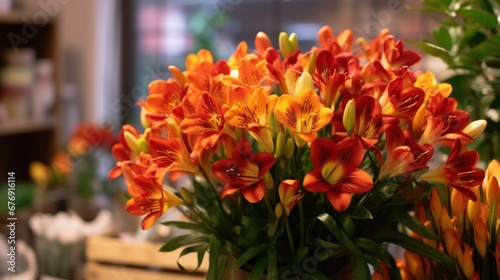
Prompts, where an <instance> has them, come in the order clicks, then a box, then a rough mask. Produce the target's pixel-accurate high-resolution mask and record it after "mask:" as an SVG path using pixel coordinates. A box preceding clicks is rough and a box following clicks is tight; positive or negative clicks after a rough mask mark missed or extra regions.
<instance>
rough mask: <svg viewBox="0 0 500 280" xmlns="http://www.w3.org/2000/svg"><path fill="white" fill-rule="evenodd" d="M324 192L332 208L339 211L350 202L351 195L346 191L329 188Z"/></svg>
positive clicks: (343, 209)
mask: <svg viewBox="0 0 500 280" xmlns="http://www.w3.org/2000/svg"><path fill="white" fill-rule="evenodd" d="M325 194H326V197H327V198H328V200H329V201H330V203H331V204H332V206H333V208H335V210H337V211H339V212H342V211H345V210H346V209H347V208H348V207H349V204H351V195H350V194H348V193H343V192H339V191H336V190H331V191H328V192H326V193H325Z"/></svg>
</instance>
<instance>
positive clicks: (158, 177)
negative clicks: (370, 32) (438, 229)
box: [110, 26, 500, 279]
mask: <svg viewBox="0 0 500 280" xmlns="http://www.w3.org/2000/svg"><path fill="white" fill-rule="evenodd" d="M318 41H319V46H317V47H313V48H312V49H311V50H310V51H308V52H306V53H303V52H301V51H300V50H299V48H298V40H297V37H296V35H295V34H293V33H292V34H291V35H288V34H286V33H282V34H280V38H279V49H275V48H274V47H273V45H272V43H271V42H270V40H269V38H268V37H267V36H266V35H265V34H264V33H258V34H257V36H256V38H255V50H254V51H251V52H249V50H248V45H247V43H245V42H241V43H240V44H239V45H238V47H237V49H236V51H235V53H234V54H233V55H232V56H231V57H230V58H229V59H228V60H227V61H224V60H220V61H217V62H214V61H213V57H212V55H211V53H210V52H208V51H206V50H201V51H199V52H198V53H197V54H190V55H188V57H187V59H186V70H185V71H181V70H180V69H179V68H177V67H175V66H170V67H169V70H170V71H171V73H172V75H173V78H170V79H168V80H156V81H153V82H151V84H150V85H149V95H148V96H147V98H146V100H144V101H142V102H140V106H141V107H142V114H141V121H142V124H143V125H144V127H145V129H144V131H143V132H142V131H141V132H139V131H137V130H136V129H135V128H133V127H132V126H130V125H126V126H124V127H123V130H122V132H121V136H120V143H119V144H117V145H115V146H114V147H113V154H114V156H115V158H116V160H117V166H116V167H115V168H114V169H113V170H111V172H110V178H116V177H117V176H119V175H120V174H123V175H124V178H125V180H126V182H127V185H128V192H129V195H130V196H131V199H130V200H129V201H128V203H127V206H126V207H127V210H128V211H129V212H130V213H131V214H134V215H145V217H144V220H143V222H142V228H143V229H148V228H150V227H151V226H152V225H153V224H154V223H155V222H156V221H157V219H158V218H159V217H160V216H161V215H163V214H164V213H165V211H167V209H168V208H170V207H175V206H177V207H178V208H179V209H180V210H181V211H182V212H183V213H184V214H185V215H186V216H187V217H188V218H189V219H190V220H191V221H192V222H181V221H170V222H166V223H164V224H166V225H170V226H176V227H179V228H183V229H189V230H191V231H192V232H191V233H189V234H187V235H181V236H178V237H175V238H173V239H171V240H170V241H168V242H167V243H166V244H165V246H164V247H163V248H162V250H163V251H172V250H175V249H178V248H184V250H183V251H182V253H181V254H180V257H182V256H184V255H186V254H190V253H196V254H198V260H199V262H201V260H202V259H203V256H204V254H205V253H206V252H208V253H209V262H210V263H209V271H208V275H207V278H208V279H222V278H223V277H226V276H228V275H230V274H229V273H230V272H231V271H234V270H236V269H238V268H241V269H243V270H246V271H248V277H249V278H250V279H260V277H261V276H262V275H267V278H268V279H278V278H279V279H290V278H298V279H327V278H328V277H335V276H339V277H340V275H342V277H344V278H345V277H353V278H355V279H366V278H370V277H371V274H370V269H369V265H372V266H374V267H375V269H376V270H377V271H378V272H377V273H376V274H375V276H377V277H379V276H382V277H386V278H389V277H390V278H392V279H398V278H401V277H402V276H401V275H403V277H405V275H408V273H406V274H405V273H404V272H405V271H406V270H405V269H406V268H405V267H404V265H401V264H400V263H399V262H397V261H396V259H395V257H394V256H392V255H391V254H390V253H389V252H388V250H387V244H389V243H393V244H396V245H399V246H401V247H403V248H405V249H407V250H408V251H409V252H411V253H412V254H416V255H417V256H421V257H422V258H425V260H427V262H428V264H429V269H435V271H437V270H438V269H439V268H442V267H447V268H450V269H448V270H447V271H455V272H456V274H455V275H458V276H461V275H462V274H461V273H463V272H462V269H463V268H461V266H460V265H459V264H458V261H457V257H456V256H455V255H453V254H451V253H450V252H449V250H450V249H448V248H447V247H446V246H441V247H440V246H437V245H436V244H438V242H439V241H440V240H441V237H442V235H441V234H440V233H439V234H436V233H435V228H434V227H431V226H430V225H429V223H425V221H426V219H424V218H423V215H418V217H417V216H415V217H414V216H413V215H412V214H411V213H412V211H414V210H416V209H421V208H422V207H423V208H422V209H429V208H431V209H434V208H432V207H434V206H433V205H431V202H433V201H435V198H434V195H433V196H432V198H429V197H431V195H430V194H431V193H434V192H432V190H433V189H439V190H440V191H441V192H442V193H447V192H451V190H453V193H454V194H459V195H461V196H462V199H463V200H469V199H470V200H471V201H477V200H478V199H480V197H479V196H478V194H479V191H478V190H477V189H478V187H479V185H480V184H481V182H482V180H483V177H484V171H483V170H481V169H479V168H476V163H477V162H478V156H477V153H476V152H475V151H467V144H468V143H470V142H472V141H473V140H474V138H475V137H477V136H478V135H479V134H480V133H481V132H482V131H483V129H484V127H485V122H484V121H475V122H472V123H470V118H469V114H468V113H467V112H466V111H463V110H459V109H457V102H456V100H455V99H453V98H450V97H449V95H450V93H451V87H450V86H449V85H448V84H439V83H437V82H436V80H435V78H434V76H433V74H432V73H430V72H425V73H422V72H413V71H412V70H411V66H412V65H414V64H415V63H417V62H419V61H420V58H421V57H420V55H419V54H418V53H416V52H414V51H411V50H406V49H404V48H403V42H402V41H400V40H396V39H395V38H394V36H392V35H390V34H389V33H388V31H387V30H383V31H382V32H381V33H380V34H379V35H378V36H377V37H376V38H374V39H373V40H371V41H369V42H367V41H365V40H364V39H362V38H360V39H358V40H357V43H356V44H355V39H354V35H353V33H352V32H351V31H350V30H345V31H343V32H341V33H340V34H338V36H334V34H333V32H332V30H331V29H330V28H329V27H327V26H325V27H323V28H322V29H321V30H320V31H319V33H318ZM438 149H440V150H441V149H442V151H438ZM446 150H448V151H450V155H449V156H448V157H443V156H442V155H445V153H444V151H446ZM434 154H437V155H439V156H434V157H433V155H434ZM431 158H432V159H433V161H434V160H435V161H436V163H435V165H436V166H438V167H436V168H434V169H432V170H428V167H427V165H428V163H429V161H430V160H431ZM186 174H187V175H189V176H191V177H192V184H191V185H190V186H184V187H182V188H180V190H175V189H172V188H170V187H169V186H168V185H169V184H171V183H174V182H175V181H177V180H178V179H179V178H180V176H186ZM447 203H450V201H448V202H447ZM431 206H432V207H431ZM495 209H496V208H495ZM433 211H434V210H433ZM495 211H496V210H495ZM415 213H419V214H421V212H418V211H416V212H415ZM429 213H432V214H433V215H434V214H435V212H429ZM423 214H425V212H424V213H423ZM428 217H429V218H431V219H435V218H436V217H434V216H429V215H428ZM495 217H496V215H495ZM452 225H453V223H452ZM495 226H496V223H495ZM410 233H411V234H410ZM417 234H418V236H419V237H417V238H414V237H416V235H417ZM447 234H449V233H447ZM413 235H415V236H413ZM428 240H430V241H433V242H434V243H432V242H427V241H428ZM490 247H492V248H496V247H495V246H493V245H492V246H490ZM499 254H500V253H498V252H495V255H499ZM462 255H463V254H462ZM412 263H414V262H412ZM493 264H494V263H493ZM179 266H180V267H181V268H182V266H181V265H180V264H179ZM454 267H456V269H454ZM412 268H413V267H412ZM451 268H453V269H451ZM495 271H496V270H495ZM402 272H403V273H402ZM346 275H347V276H346ZM418 275H420V276H421V277H426V276H425V275H427V274H424V271H423V270H422V271H421V274H417V276H418ZM466 275H468V274H466ZM344 278H342V279H344Z"/></svg>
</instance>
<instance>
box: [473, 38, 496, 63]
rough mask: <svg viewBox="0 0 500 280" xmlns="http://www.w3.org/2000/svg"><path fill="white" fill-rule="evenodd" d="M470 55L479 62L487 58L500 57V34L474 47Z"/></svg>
mask: <svg viewBox="0 0 500 280" xmlns="http://www.w3.org/2000/svg"><path fill="white" fill-rule="evenodd" d="M471 55H473V56H476V57H477V59H480V60H484V59H485V58H486V57H488V56H498V55H500V34H495V35H493V36H491V37H490V38H489V39H488V40H486V41H484V42H482V43H481V44H479V45H477V46H475V47H474V48H473V49H472V50H471Z"/></svg>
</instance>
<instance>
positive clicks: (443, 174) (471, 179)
mask: <svg viewBox="0 0 500 280" xmlns="http://www.w3.org/2000/svg"><path fill="white" fill-rule="evenodd" d="M461 151H462V142H461V141H460V140H458V139H457V140H455V144H453V146H452V147H451V151H450V155H449V156H448V160H446V163H445V164H444V165H442V166H440V167H438V168H436V169H434V170H432V171H429V172H427V173H425V174H424V175H422V177H421V179H422V180H425V181H432V182H437V183H442V184H446V185H449V186H451V187H453V188H455V189H457V190H458V191H459V192H461V193H462V194H463V195H465V196H466V197H467V198H469V199H471V200H473V201H476V200H477V197H476V195H475V194H474V192H473V191H472V190H471V188H475V187H477V186H479V185H480V184H481V182H482V181H483V178H484V170H482V169H480V168H477V167H475V166H476V164H477V162H478V161H479V155H478V153H477V152H476V151H466V152H463V153H461Z"/></svg>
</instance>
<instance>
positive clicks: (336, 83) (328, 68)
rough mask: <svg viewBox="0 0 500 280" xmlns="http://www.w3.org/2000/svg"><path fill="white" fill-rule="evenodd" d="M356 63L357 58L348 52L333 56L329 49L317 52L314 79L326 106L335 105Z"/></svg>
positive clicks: (353, 72) (355, 68)
mask: <svg viewBox="0 0 500 280" xmlns="http://www.w3.org/2000/svg"><path fill="white" fill-rule="evenodd" d="M358 64H359V63H358V60H357V59H356V58H355V57H354V56H353V55H352V54H350V53H340V54H338V55H336V56H334V55H333V54H332V53H331V52H330V51H326V50H323V51H321V52H319V54H318V57H317V58H316V73H315V74H314V80H315V83H316V86H317V87H318V88H319V89H320V95H321V98H322V99H323V103H324V104H325V106H326V107H328V108H332V107H333V106H335V104H336V103H337V101H338V99H339V98H340V91H341V90H343V89H344V83H345V81H346V80H348V79H349V78H350V77H352V76H353V75H354V74H355V73H356V71H357V70H358Z"/></svg>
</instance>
